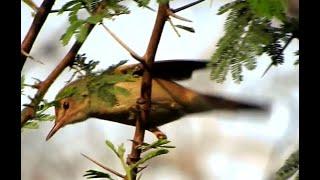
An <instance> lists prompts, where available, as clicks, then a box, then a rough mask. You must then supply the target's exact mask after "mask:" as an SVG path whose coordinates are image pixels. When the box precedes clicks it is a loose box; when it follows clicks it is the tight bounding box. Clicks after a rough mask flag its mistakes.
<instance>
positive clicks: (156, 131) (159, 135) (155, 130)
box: [148, 127, 167, 140]
mask: <svg viewBox="0 0 320 180" xmlns="http://www.w3.org/2000/svg"><path fill="white" fill-rule="evenodd" d="M148 130H149V131H150V132H152V133H153V134H154V135H155V136H156V137H157V138H158V139H159V140H160V139H167V135H165V134H164V133H163V132H162V131H161V130H160V129H159V128H157V127H153V128H149V129H148Z"/></svg>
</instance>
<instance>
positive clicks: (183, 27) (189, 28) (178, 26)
mask: <svg viewBox="0 0 320 180" xmlns="http://www.w3.org/2000/svg"><path fill="white" fill-rule="evenodd" d="M175 27H177V28H180V29H183V30H185V31H188V32H191V33H194V32H195V30H194V29H193V28H192V27H188V26H183V25H175Z"/></svg>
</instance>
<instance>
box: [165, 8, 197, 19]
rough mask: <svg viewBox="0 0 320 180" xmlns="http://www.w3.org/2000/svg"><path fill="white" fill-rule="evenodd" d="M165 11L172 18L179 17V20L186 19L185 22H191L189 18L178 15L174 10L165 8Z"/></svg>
mask: <svg viewBox="0 0 320 180" xmlns="http://www.w3.org/2000/svg"><path fill="white" fill-rule="evenodd" d="M167 13H168V15H169V16H171V17H173V18H176V19H179V20H181V21H186V22H192V21H191V20H189V19H187V18H184V17H182V16H179V15H176V14H175V13H174V12H172V10H170V9H168V10H167Z"/></svg>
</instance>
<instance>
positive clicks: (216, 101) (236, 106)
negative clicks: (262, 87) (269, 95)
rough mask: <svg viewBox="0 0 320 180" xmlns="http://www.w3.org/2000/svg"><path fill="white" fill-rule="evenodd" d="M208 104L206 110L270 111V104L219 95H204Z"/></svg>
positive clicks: (203, 97)
mask: <svg viewBox="0 0 320 180" xmlns="http://www.w3.org/2000/svg"><path fill="white" fill-rule="evenodd" d="M201 98H202V99H203V100H204V101H205V102H206V103H205V104H207V105H206V106H207V108H208V109H206V108H204V110H210V109H213V110H214V109H216V110H231V111H236V110H250V111H261V112H268V111H269V106H268V105H261V104H255V103H250V102H244V101H237V100H230V99H226V98H223V97H219V96H210V95H202V97H201Z"/></svg>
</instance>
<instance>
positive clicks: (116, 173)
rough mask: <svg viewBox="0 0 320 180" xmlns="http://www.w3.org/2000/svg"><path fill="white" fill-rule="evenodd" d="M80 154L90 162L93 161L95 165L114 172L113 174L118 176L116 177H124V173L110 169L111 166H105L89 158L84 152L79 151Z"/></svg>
mask: <svg viewBox="0 0 320 180" xmlns="http://www.w3.org/2000/svg"><path fill="white" fill-rule="evenodd" d="M81 155H82V156H84V157H85V158H87V159H89V160H90V161H92V162H93V163H95V164H96V165H98V166H100V167H102V168H103V169H104V170H106V171H109V172H110V173H112V174H114V175H116V176H118V177H121V178H125V176H124V175H122V174H120V173H118V172H117V171H115V170H113V169H111V168H108V167H107V166H105V165H103V164H101V163H99V162H98V161H95V160H93V159H92V158H90V157H89V156H87V155H85V154H83V153H81Z"/></svg>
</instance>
